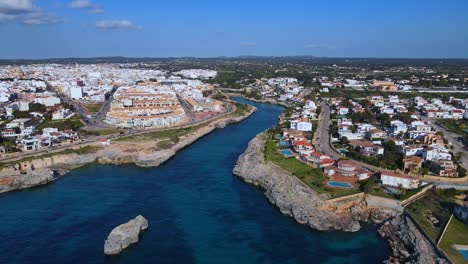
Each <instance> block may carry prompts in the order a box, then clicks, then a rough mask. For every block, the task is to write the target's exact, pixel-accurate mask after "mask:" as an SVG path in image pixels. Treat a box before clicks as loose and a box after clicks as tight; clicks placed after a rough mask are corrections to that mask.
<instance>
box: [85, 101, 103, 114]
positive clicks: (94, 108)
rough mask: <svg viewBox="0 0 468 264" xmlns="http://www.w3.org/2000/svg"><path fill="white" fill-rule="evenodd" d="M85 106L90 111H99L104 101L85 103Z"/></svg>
mask: <svg viewBox="0 0 468 264" xmlns="http://www.w3.org/2000/svg"><path fill="white" fill-rule="evenodd" d="M84 106H85V107H86V109H88V111H89V112H90V113H97V112H99V110H101V107H102V103H94V104H85V105H84Z"/></svg>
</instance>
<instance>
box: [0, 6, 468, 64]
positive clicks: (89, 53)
mask: <svg viewBox="0 0 468 264" xmlns="http://www.w3.org/2000/svg"><path fill="white" fill-rule="evenodd" d="M467 10H468V1H467V0H445V1H442V0H425V1H423V0H420V1H419V0H406V1H402V0H401V1H400V0H392V1H390V0H389V1H386V0H375V1H369V0H353V1H352V0H329V1H314V0H309V1H307V0H288V1H286V0H284V1H279V0H278V1H277V0H250V1H247V0H217V1H214V0H213V1H209V0H171V1H167V0H133V1H129V0H126V1H124V0H61V1H59V0H0V35H1V36H2V38H0V59H21V58H58V57H95V56H127V57H180V56H195V57H214V56H239V55H259V56H288V55H313V56H328V57H416V58H468V14H467Z"/></svg>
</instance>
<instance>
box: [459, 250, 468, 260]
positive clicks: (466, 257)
mask: <svg viewBox="0 0 468 264" xmlns="http://www.w3.org/2000/svg"><path fill="white" fill-rule="evenodd" d="M458 252H460V253H461V254H462V255H463V257H464V258H465V259H466V260H468V250H460V249H458Z"/></svg>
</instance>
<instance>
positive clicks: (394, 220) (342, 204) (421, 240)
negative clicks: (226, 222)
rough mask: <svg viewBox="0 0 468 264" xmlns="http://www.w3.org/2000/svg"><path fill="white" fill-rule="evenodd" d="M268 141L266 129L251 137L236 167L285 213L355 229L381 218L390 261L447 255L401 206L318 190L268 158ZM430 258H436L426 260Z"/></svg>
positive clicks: (317, 225)
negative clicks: (428, 237) (404, 212)
mask: <svg viewBox="0 0 468 264" xmlns="http://www.w3.org/2000/svg"><path fill="white" fill-rule="evenodd" d="M264 143H265V140H264V136H263V134H259V135H257V136H256V137H255V138H254V139H252V140H251V141H250V142H249V144H248V147H247V149H246V150H245V152H244V153H243V154H242V155H241V156H240V157H239V159H238V161H237V164H236V166H235V168H234V171H233V173H234V174H235V175H237V176H239V177H241V178H242V179H244V180H245V181H246V182H248V183H251V184H253V185H256V186H259V187H261V188H262V189H264V190H265V196H266V197H267V199H268V200H269V201H270V202H271V203H273V204H275V205H276V206H277V207H278V208H279V210H280V211H281V212H282V213H283V214H286V215H289V216H291V217H293V218H294V219H295V220H296V221H297V222H299V223H301V224H306V225H308V226H310V227H311V228H314V229H317V230H323V231H326V230H342V231H349V232H355V231H358V230H360V228H361V223H362V222H370V223H375V224H379V225H381V227H380V234H381V235H382V236H384V237H387V238H388V239H389V241H390V245H391V247H392V256H391V258H390V259H389V260H388V262H389V263H399V262H403V263H404V262H407V261H410V262H414V263H439V262H440V263H443V262H444V261H445V260H444V259H440V258H439V257H438V253H437V251H436V249H435V248H434V247H432V246H431V244H430V242H429V241H428V240H427V239H426V238H425V237H424V236H423V235H422V234H421V232H420V231H419V230H418V229H417V228H416V227H415V226H414V224H413V225H409V224H408V219H407V218H405V217H404V216H403V215H402V212H403V208H402V207H399V206H388V207H386V206H381V204H382V202H381V201H380V200H379V199H380V198H376V197H368V196H367V195H365V194H363V193H360V194H355V195H350V196H347V197H342V198H337V199H329V198H330V197H329V196H327V195H324V194H319V193H317V192H315V191H314V190H312V189H311V188H309V187H308V186H306V185H305V184H304V183H303V182H302V181H301V180H300V179H298V178H297V177H295V176H292V175H290V174H289V173H288V172H286V171H284V170H283V169H281V168H279V167H277V166H276V165H274V164H272V163H270V162H267V161H266V160H265V158H264V153H263V149H264ZM400 233H401V234H400ZM396 234H398V235H396ZM398 239H399V240H398ZM416 240H417V241H416ZM407 253H409V254H410V255H411V257H412V258H409V257H408V254H407ZM429 259H430V260H432V262H426V260H429Z"/></svg>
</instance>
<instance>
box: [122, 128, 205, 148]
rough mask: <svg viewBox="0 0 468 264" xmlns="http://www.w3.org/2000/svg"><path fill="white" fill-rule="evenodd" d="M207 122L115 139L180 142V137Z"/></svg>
mask: <svg viewBox="0 0 468 264" xmlns="http://www.w3.org/2000/svg"><path fill="white" fill-rule="evenodd" d="M205 125H206V124H200V125H197V126H191V127H186V128H177V129H168V130H162V131H155V132H150V133H145V134H139V135H130V136H125V137H121V138H118V139H115V140H114V141H147V140H169V141H171V142H173V143H174V144H176V143H177V142H179V139H180V137H182V136H185V135H188V134H190V133H193V132H195V131H196V130H198V129H199V128H201V127H203V126H205Z"/></svg>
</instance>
